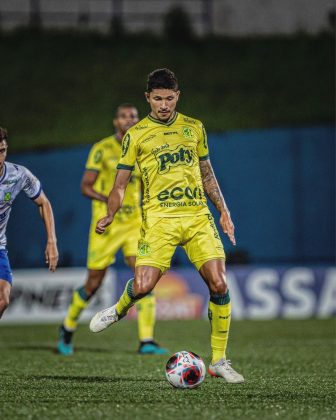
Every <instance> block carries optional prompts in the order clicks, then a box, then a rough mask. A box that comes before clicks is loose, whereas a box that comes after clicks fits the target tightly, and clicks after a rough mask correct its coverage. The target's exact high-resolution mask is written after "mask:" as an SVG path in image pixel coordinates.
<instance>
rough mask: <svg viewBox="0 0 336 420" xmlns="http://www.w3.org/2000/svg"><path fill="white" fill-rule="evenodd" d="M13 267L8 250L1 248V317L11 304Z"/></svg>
mask: <svg viewBox="0 0 336 420" xmlns="http://www.w3.org/2000/svg"><path fill="white" fill-rule="evenodd" d="M12 281H13V277H12V269H11V267H10V264H9V259H8V255H7V251H6V250H5V249H1V250H0V318H1V317H2V315H3V313H4V312H5V310H6V309H7V308H8V305H9V296H10V292H11V288H12Z"/></svg>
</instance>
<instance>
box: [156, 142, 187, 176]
mask: <svg viewBox="0 0 336 420" xmlns="http://www.w3.org/2000/svg"><path fill="white" fill-rule="evenodd" d="M194 154H195V152H194V150H193V149H192V148H191V147H188V146H185V145H184V144H181V145H179V146H177V147H176V148H175V149H174V150H169V149H168V150H164V151H163V152H162V153H158V154H157V155H156V156H155V158H156V160H157V163H158V173H159V174H165V173H167V172H169V171H170V168H171V167H172V166H180V165H186V166H193V165H194V163H195V158H194Z"/></svg>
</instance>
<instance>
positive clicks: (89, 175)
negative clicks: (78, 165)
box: [81, 169, 107, 203]
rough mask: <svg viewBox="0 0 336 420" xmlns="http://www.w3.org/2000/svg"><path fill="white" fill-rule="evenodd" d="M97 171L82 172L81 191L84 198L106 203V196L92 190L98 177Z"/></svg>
mask: <svg viewBox="0 0 336 420" xmlns="http://www.w3.org/2000/svg"><path fill="white" fill-rule="evenodd" d="M98 173H99V172H97V171H94V170H90V169H87V170H86V171H85V172H84V175H83V178H82V182H81V191H82V194H83V195H85V197H88V198H90V199H91V200H98V201H103V202H104V203H107V197H106V195H103V194H99V193H98V192H97V191H95V190H94V184H95V182H96V180H97V177H98Z"/></svg>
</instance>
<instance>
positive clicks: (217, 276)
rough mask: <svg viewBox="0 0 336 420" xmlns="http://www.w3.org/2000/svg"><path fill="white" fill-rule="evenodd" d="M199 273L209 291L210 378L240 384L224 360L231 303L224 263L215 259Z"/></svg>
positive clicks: (202, 267) (204, 265) (228, 363)
mask: <svg viewBox="0 0 336 420" xmlns="http://www.w3.org/2000/svg"><path fill="white" fill-rule="evenodd" d="M199 272H200V274H201V276H202V278H203V279H204V281H205V282H206V284H207V285H208V288H209V291H210V301H209V320H210V324H211V351H212V360H211V364H210V366H209V373H210V375H211V376H218V377H223V378H224V379H225V380H226V381H227V382H230V383H242V382H244V377H243V376H242V375H240V374H239V373H238V372H236V371H235V370H234V369H233V368H232V366H231V362H230V361H229V360H227V358H226V347H227V343H228V338H229V330H230V321H231V301H230V295H229V290H228V287H227V282H226V276H225V262H224V260H223V259H215V260H210V261H207V262H205V263H204V264H203V265H202V266H201V267H200V269H199Z"/></svg>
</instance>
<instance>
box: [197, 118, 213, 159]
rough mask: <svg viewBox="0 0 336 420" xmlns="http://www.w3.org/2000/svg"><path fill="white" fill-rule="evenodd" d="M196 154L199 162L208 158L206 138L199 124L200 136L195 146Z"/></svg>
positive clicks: (203, 129)
mask: <svg viewBox="0 0 336 420" xmlns="http://www.w3.org/2000/svg"><path fill="white" fill-rule="evenodd" d="M197 154H198V158H199V160H207V159H210V157H209V148H208V137H207V133H206V131H205V128H204V125H203V124H201V127H200V136H199V140H198V144H197Z"/></svg>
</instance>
